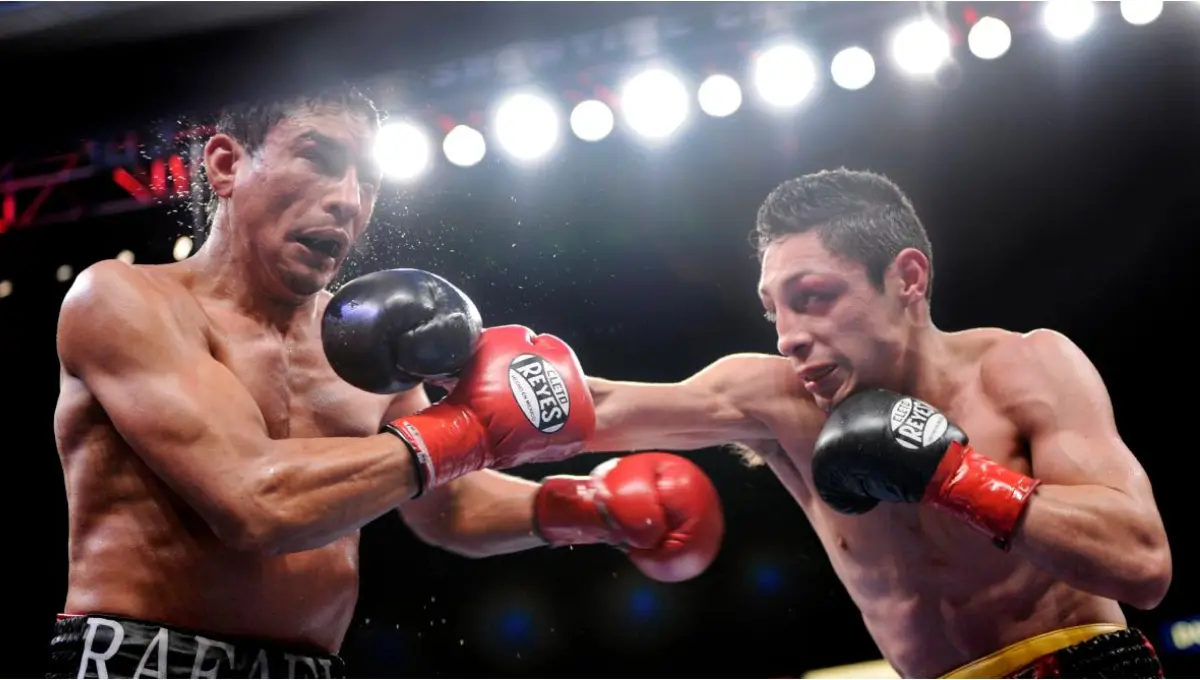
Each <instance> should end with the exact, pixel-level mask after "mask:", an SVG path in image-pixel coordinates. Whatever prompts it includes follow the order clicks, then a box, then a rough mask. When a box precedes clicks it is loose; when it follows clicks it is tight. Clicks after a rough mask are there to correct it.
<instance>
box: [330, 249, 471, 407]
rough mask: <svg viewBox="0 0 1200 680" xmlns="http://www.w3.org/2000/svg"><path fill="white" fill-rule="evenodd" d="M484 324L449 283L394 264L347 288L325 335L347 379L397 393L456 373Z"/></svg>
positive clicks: (332, 309)
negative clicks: (427, 380) (390, 267)
mask: <svg viewBox="0 0 1200 680" xmlns="http://www.w3.org/2000/svg"><path fill="white" fill-rule="evenodd" d="M482 327H483V324H482V322H481V321H480V318H479V310H477V309H476V308H475V304H474V303H472V302H471V300H470V298H468V297H467V296H466V295H465V294H464V293H463V292H462V291H461V290H459V289H458V288H456V287H454V285H453V284H451V283H450V282H449V281H447V280H445V279H443V278H441V277H440V276H437V275H435V274H430V273H429V272H426V271H421V270H419V269H389V270H385V271H379V272H375V273H374V274H367V275H366V276H361V277H359V278H357V279H354V280H353V281H351V282H349V283H347V284H346V285H344V286H342V288H341V289H340V290H339V291H338V292H337V294H336V295H334V296H333V299H332V300H330V301H329V305H328V306H327V307H326V308H325V315H324V317H323V318H322V320H321V341H322V343H323V344H324V346H325V357H326V358H327V359H328V360H329V364H330V366H332V367H333V370H334V372H335V373H337V374H338V376H339V377H341V379H342V380H345V381H346V382H348V383H350V384H351V385H354V386H355V387H357V388H359V389H361V390H366V391H368V392H374V393H376V394H395V393H396V392H401V391H403V390H406V389H410V388H412V387H415V386H416V385H417V384H419V383H420V382H421V380H422V379H427V378H444V377H447V376H450V375H452V374H454V373H455V372H457V371H458V370H459V369H460V368H462V366H463V365H464V364H465V363H466V362H467V360H468V359H470V358H471V355H472V354H473V353H474V351H475V345H476V343H478V341H479V334H480V332H481V330H482Z"/></svg>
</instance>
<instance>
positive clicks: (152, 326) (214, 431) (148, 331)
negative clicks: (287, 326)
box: [58, 261, 269, 534]
mask: <svg viewBox="0 0 1200 680" xmlns="http://www.w3.org/2000/svg"><path fill="white" fill-rule="evenodd" d="M58 352H59V358H60V360H61V361H62V364H63V368H64V369H65V370H66V371H67V372H68V373H69V374H70V375H72V376H74V377H75V378H77V379H79V380H81V381H83V383H84V384H85V385H86V386H87V388H88V389H89V391H90V392H91V393H92V395H93V396H94V397H95V398H96V400H97V401H99V403H100V405H101V406H102V407H103V408H104V411H105V413H106V414H107V415H108V417H109V419H110V420H111V421H112V423H113V425H114V427H115V428H116V430H117V432H118V433H120V435H121V436H122V437H123V438H124V439H125V441H126V442H128V444H129V445H130V446H131V447H132V448H133V450H134V451H135V452H136V453H137V454H138V455H139V456H140V457H141V458H142V459H143V460H144V462H145V463H146V465H148V466H149V467H150V468H151V469H152V470H153V471H154V472H155V473H156V474H157V475H159V476H160V477H161V478H162V479H163V480H164V481H165V482H166V483H167V484H168V485H169V486H170V487H171V488H172V489H173V490H174V491H175V492H176V493H178V494H179V495H180V496H182V497H183V498H184V499H185V500H186V501H187V502H188V503H189V504H190V505H191V506H192V507H193V508H194V509H195V510H196V511H197V512H198V513H200V515H201V516H202V517H204V518H205V519H206V520H207V521H208V522H209V524H210V525H211V526H212V528H213V529H214V531H216V532H217V533H218V534H221V533H222V532H223V530H225V529H226V528H231V529H232V528H233V527H236V526H237V522H238V521H239V519H240V517H239V513H241V512H242V511H243V510H244V508H241V507H239V506H240V505H241V504H245V503H246V502H247V501H248V500H249V499H250V497H251V494H248V493H244V490H245V488H246V485H247V484H248V483H251V481H252V480H253V479H255V478H256V475H255V474H253V473H252V471H253V470H254V467H253V466H255V465H260V464H262V463H263V461H262V456H263V454H264V453H265V448H266V444H267V443H268V441H269V437H268V434H267V430H266V425H265V422H264V420H263V418H262V414H261V411H260V410H259V409H258V406H257V405H256V404H255V402H254V400H253V398H252V397H251V396H250V395H249V393H248V392H247V391H246V390H245V388H244V387H243V386H242V384H241V383H240V382H239V381H238V380H237V378H236V377H235V376H234V375H233V374H232V373H231V372H230V371H229V370H228V369H227V368H226V367H225V366H224V365H223V364H221V363H220V362H218V361H216V360H215V359H214V358H213V356H212V355H211V353H210V352H209V350H208V348H207V344H206V341H205V338H204V336H203V332H202V331H201V329H199V328H189V327H187V325H186V324H182V323H180V322H179V321H178V319H177V318H176V315H175V312H174V310H173V308H172V306H171V301H170V300H169V299H168V297H167V295H166V294H164V293H162V292H160V291H158V290H156V289H155V288H153V287H152V286H151V285H149V283H148V282H147V280H146V279H145V277H144V275H142V274H141V273H139V272H137V271H136V270H134V269H133V268H131V267H129V266H127V265H124V264H121V263H118V262H115V261H112V262H103V263H100V264H98V265H94V266H93V267H91V268H89V269H88V270H87V271H85V272H84V273H82V274H81V275H80V276H79V278H78V279H77V280H76V283H75V284H74V286H73V287H72V289H71V291H70V292H69V293H68V295H67V297H66V299H65V300H64V301H63V306H62V310H61V312H60V315H59V327H58Z"/></svg>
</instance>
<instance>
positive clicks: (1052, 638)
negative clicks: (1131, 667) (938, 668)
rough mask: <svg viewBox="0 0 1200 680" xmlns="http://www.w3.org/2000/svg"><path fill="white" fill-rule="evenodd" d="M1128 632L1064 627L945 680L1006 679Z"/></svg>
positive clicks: (1112, 627)
mask: <svg viewBox="0 0 1200 680" xmlns="http://www.w3.org/2000/svg"><path fill="white" fill-rule="evenodd" d="M1123 630H1127V629H1126V628H1125V626H1121V625H1118V624H1115V623H1091V624H1087V625H1083V626H1073V627H1071V628H1060V629H1058V630H1052V631H1050V632H1048V633H1042V634H1041V635H1036V636H1034V637H1031V638H1026V639H1024V640H1021V641H1020V642H1017V643H1014V644H1011V645H1009V646H1007V647H1005V648H1004V649H1001V650H1000V651H998V652H994V653H992V654H989V655H987V656H985V657H983V658H982V659H977V660H975V661H972V662H971V663H969V664H966V665H965V666H960V667H959V668H956V669H954V670H953V671H950V672H949V673H947V674H946V675H943V676H942V677H943V678H1005V677H1010V676H1011V675H1013V674H1014V673H1016V672H1017V671H1019V670H1021V669H1022V668H1025V667H1026V666H1028V665H1030V664H1032V663H1033V662H1035V661H1037V660H1038V659H1040V658H1042V657H1044V656H1046V655H1048V654H1053V653H1055V652H1060V651H1062V650H1064V649H1067V648H1068V647H1073V646H1074V645H1077V644H1080V643H1081V642H1086V641H1087V640H1091V639H1092V638H1095V637H1099V636H1101V635H1107V634H1110V633H1116V632H1119V631H1123Z"/></svg>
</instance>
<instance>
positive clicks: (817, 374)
mask: <svg viewBox="0 0 1200 680" xmlns="http://www.w3.org/2000/svg"><path fill="white" fill-rule="evenodd" d="M836 369H837V364H827V365H825V366H816V367H813V368H806V369H804V370H803V371H801V372H800V378H801V379H802V380H804V382H807V383H815V382H819V381H820V380H821V378H824V377H825V376H827V375H829V374H830V373H833V372H834V370H836Z"/></svg>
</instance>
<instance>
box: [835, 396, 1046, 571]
mask: <svg viewBox="0 0 1200 680" xmlns="http://www.w3.org/2000/svg"><path fill="white" fill-rule="evenodd" d="M812 475H813V485H814V486H815V487H816V488H817V493H818V494H820V496H821V499H822V500H824V501H825V502H826V503H827V504H828V505H829V506H830V507H832V508H833V509H834V510H837V511H838V512H841V513H845V514H861V513H864V512H867V511H868V510H871V509H872V508H874V507H875V506H876V505H877V504H878V503H879V501H888V502H892V503H923V504H925V505H929V506H933V507H936V508H938V509H940V510H943V511H945V512H947V513H949V514H951V515H953V516H955V517H957V518H959V519H960V520H962V521H964V522H966V523H967V524H969V525H971V526H972V527H974V528H975V529H977V530H979V531H980V532H982V533H984V534H985V535H987V536H988V537H989V538H991V539H992V540H993V542H995V543H996V545H998V546H1000V547H1001V548H1004V549H1007V548H1008V545H1009V541H1010V540H1011V538H1012V534H1013V532H1014V531H1015V530H1016V526H1017V523H1018V521H1019V520H1020V517H1021V514H1022V512H1023V511H1024V508H1025V504H1026V503H1027V502H1028V501H1029V498H1030V497H1031V496H1032V493H1033V490H1034V488H1035V487H1037V485H1038V480H1036V479H1033V478H1031V477H1027V476H1025V475H1023V474H1021V473H1019V472H1016V471H1013V470H1009V469H1008V468H1006V467H1004V466H1002V465H1000V464H999V463H997V462H995V461H993V460H991V459H989V458H987V457H986V456H983V455H982V454H980V453H978V452H976V451H975V450H973V449H972V448H971V446H970V444H969V442H968V440H967V435H966V433H964V432H963V431H962V430H961V429H960V428H959V427H958V426H957V425H955V424H954V423H952V422H950V421H949V420H948V419H947V418H946V416H944V415H942V413H941V412H939V411H938V410H937V409H935V408H934V407H932V406H930V405H929V404H927V403H925V402H923V401H921V400H919V399H914V398H912V397H906V396H904V395H901V394H896V393H894V392H889V391H887V390H869V391H866V392H861V393H859V394H855V395H853V396H850V397H848V398H847V399H846V400H845V401H843V402H842V403H841V404H840V405H839V406H838V407H837V408H836V409H834V410H833V412H832V413H830V414H829V420H828V421H827V422H826V423H825V427H824V428H823V429H822V430H821V435H820V436H819V437H818V438H817V443H816V446H815V448H814V455H813V462H812Z"/></svg>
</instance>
